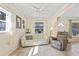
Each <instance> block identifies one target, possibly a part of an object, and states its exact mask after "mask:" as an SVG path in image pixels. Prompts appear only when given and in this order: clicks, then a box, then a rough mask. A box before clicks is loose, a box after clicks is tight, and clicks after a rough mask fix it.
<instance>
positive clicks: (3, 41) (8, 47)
mask: <svg viewBox="0 0 79 59" xmlns="http://www.w3.org/2000/svg"><path fill="white" fill-rule="evenodd" d="M0 7H2V8H3V9H4V10H7V12H10V13H11V14H9V13H7V14H8V16H7V17H10V16H11V19H8V20H11V28H9V29H10V31H9V32H4V33H3V32H0V55H8V54H9V53H11V52H13V51H14V50H15V49H16V48H18V47H19V39H20V38H21V36H23V34H24V33H25V29H16V15H18V16H20V17H21V18H22V20H25V21H26V17H25V16H24V15H23V14H22V13H21V12H20V11H18V9H17V8H16V7H15V6H14V5H12V4H0ZM0 10H1V9H0Z"/></svg>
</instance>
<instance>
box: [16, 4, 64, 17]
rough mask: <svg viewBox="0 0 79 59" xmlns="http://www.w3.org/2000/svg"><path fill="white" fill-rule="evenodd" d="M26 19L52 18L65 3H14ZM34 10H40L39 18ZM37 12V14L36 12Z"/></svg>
mask: <svg viewBox="0 0 79 59" xmlns="http://www.w3.org/2000/svg"><path fill="white" fill-rule="evenodd" d="M14 5H15V6H16V7H17V8H18V9H19V10H21V12H23V13H24V14H25V15H26V16H27V17H34V18H37V17H45V18H50V17H53V16H54V15H55V14H56V12H58V11H59V10H60V9H61V8H62V7H63V6H64V5H65V3H14ZM36 8H40V16H39V13H38V11H39V10H37V9H36ZM36 11H37V12H36Z"/></svg>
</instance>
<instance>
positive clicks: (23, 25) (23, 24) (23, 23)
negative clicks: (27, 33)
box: [22, 20, 25, 29]
mask: <svg viewBox="0 0 79 59" xmlns="http://www.w3.org/2000/svg"><path fill="white" fill-rule="evenodd" d="M22 27H23V29H24V28H25V22H24V20H22Z"/></svg>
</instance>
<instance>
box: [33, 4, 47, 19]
mask: <svg viewBox="0 0 79 59" xmlns="http://www.w3.org/2000/svg"><path fill="white" fill-rule="evenodd" d="M32 9H33V10H34V13H37V14H38V17H39V18H41V17H43V16H42V15H44V14H47V12H45V11H46V10H45V9H44V8H41V7H36V6H34V5H32ZM33 15H34V14H33Z"/></svg>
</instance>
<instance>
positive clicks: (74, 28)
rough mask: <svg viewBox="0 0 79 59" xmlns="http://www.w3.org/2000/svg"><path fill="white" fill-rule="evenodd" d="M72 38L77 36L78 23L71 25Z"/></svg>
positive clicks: (78, 32)
mask: <svg viewBox="0 0 79 59" xmlns="http://www.w3.org/2000/svg"><path fill="white" fill-rule="evenodd" d="M72 33H73V36H77V35H79V23H72Z"/></svg>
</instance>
